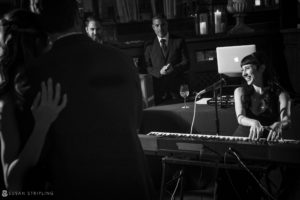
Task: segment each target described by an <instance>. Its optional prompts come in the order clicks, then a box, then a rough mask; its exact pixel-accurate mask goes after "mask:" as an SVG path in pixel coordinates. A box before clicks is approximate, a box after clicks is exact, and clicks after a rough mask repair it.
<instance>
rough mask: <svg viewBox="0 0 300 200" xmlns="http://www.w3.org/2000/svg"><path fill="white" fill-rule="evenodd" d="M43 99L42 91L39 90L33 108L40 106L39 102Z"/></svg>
mask: <svg viewBox="0 0 300 200" xmlns="http://www.w3.org/2000/svg"><path fill="white" fill-rule="evenodd" d="M40 100H41V92H38V93H37V95H36V96H35V98H34V100H33V103H32V106H31V110H33V109H35V108H37V107H38V105H39V103H40Z"/></svg>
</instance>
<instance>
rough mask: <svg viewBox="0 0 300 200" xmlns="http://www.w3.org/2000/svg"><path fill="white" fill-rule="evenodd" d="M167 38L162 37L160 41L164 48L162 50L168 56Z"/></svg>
mask: <svg viewBox="0 0 300 200" xmlns="http://www.w3.org/2000/svg"><path fill="white" fill-rule="evenodd" d="M166 42H167V41H166V39H161V40H160V43H161V49H162V52H163V54H164V56H166V54H167V44H166Z"/></svg>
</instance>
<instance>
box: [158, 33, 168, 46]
mask: <svg viewBox="0 0 300 200" xmlns="http://www.w3.org/2000/svg"><path fill="white" fill-rule="evenodd" d="M157 39H158V41H159V43H160V40H161V39H165V40H166V44H168V41H169V33H167V35H166V36H165V37H159V36H157Z"/></svg>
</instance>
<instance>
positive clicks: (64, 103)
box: [58, 94, 68, 111]
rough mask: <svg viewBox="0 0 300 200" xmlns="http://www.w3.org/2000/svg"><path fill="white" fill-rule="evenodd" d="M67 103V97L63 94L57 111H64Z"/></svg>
mask: <svg viewBox="0 0 300 200" xmlns="http://www.w3.org/2000/svg"><path fill="white" fill-rule="evenodd" d="M67 101H68V97H67V95H66V94H64V95H63V97H62V101H61V104H60V105H59V106H58V110H59V111H61V110H62V109H64V108H65V107H66V105H67Z"/></svg>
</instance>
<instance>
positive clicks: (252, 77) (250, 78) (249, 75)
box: [242, 64, 262, 85]
mask: <svg viewBox="0 0 300 200" xmlns="http://www.w3.org/2000/svg"><path fill="white" fill-rule="evenodd" d="M242 76H243V78H244V79H245V81H246V82H247V84H248V85H252V84H254V83H255V82H256V81H257V79H258V78H259V77H262V72H261V71H260V70H258V68H257V66H256V65H253V64H246V65H243V66H242Z"/></svg>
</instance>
